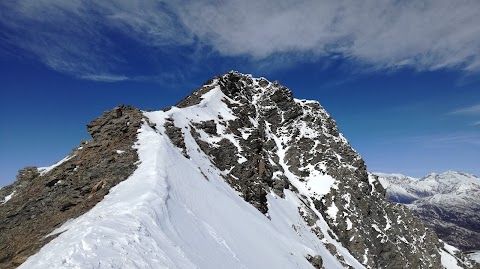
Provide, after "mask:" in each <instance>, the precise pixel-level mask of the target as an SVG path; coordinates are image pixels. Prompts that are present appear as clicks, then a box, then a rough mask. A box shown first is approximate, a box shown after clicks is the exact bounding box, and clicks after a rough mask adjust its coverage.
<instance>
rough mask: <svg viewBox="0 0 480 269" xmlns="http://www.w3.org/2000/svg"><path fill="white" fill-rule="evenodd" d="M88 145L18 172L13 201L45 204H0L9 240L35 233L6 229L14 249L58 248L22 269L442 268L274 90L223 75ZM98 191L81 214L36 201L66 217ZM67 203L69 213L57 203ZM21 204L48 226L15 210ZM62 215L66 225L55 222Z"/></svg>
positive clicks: (436, 250)
mask: <svg viewBox="0 0 480 269" xmlns="http://www.w3.org/2000/svg"><path fill="white" fill-rule="evenodd" d="M140 123H141V124H140ZM89 132H90V133H91V134H92V137H93V139H92V140H91V141H88V142H86V143H85V144H84V145H83V146H81V147H79V148H77V149H76V150H75V151H74V154H72V156H73V157H71V158H69V159H68V160H66V161H65V162H63V163H60V164H58V165H57V166H54V167H52V169H51V170H48V171H45V170H42V171H43V172H44V173H39V172H38V169H33V168H32V169H30V170H32V171H33V172H32V173H33V174H32V178H33V179H32V180H31V182H33V183H32V184H33V185H28V186H26V188H27V189H28V188H29V186H34V190H38V189H42V188H47V189H48V191H49V192H50V193H52V194H55V195H56V196H55V195H54V196H50V198H46V196H41V197H36V196H35V195H36V192H35V191H32V190H30V189H28V190H29V191H28V192H23V191H22V193H20V194H17V193H16V194H15V195H14V196H13V197H12V198H11V199H10V200H9V201H8V202H6V203H5V204H3V205H0V211H1V212H0V213H3V212H4V211H5V212H6V213H5V216H8V219H7V221H6V222H5V223H8V224H9V225H10V224H11V227H14V226H15V225H14V224H15V223H18V224H21V221H24V222H25V223H27V224H28V225H30V226H27V227H32V226H35V225H36V226H41V227H42V229H37V230H34V231H36V232H35V234H34V236H32V235H29V234H28V232H27V231H32V230H31V229H23V230H22V228H19V229H20V231H21V232H22V233H21V236H22V238H23V237H24V238H25V242H27V243H25V244H27V245H28V244H29V242H37V241H38V240H43V239H45V238H48V239H49V240H52V239H53V237H55V236H58V237H56V238H55V239H53V240H52V241H51V242H50V243H48V244H46V245H45V246H44V247H43V248H42V249H41V250H40V251H39V252H38V253H37V254H35V255H34V256H32V257H30V258H28V260H27V261H26V262H25V263H24V264H23V265H22V267H24V268H65V267H82V266H84V267H85V266H87V267H97V268H112V267H113V268H278V267H283V268H312V266H313V267H314V268H322V267H324V268H408V267H411V268H440V267H441V266H442V264H444V265H446V264H447V263H445V260H446V259H450V260H452V259H453V261H455V259H454V258H453V257H452V256H451V255H450V254H448V252H447V251H446V250H444V249H442V246H443V244H442V243H441V242H440V241H438V238H437V237H436V236H435V234H433V233H432V232H431V231H430V230H428V229H425V227H424V226H423V225H422V223H421V222H420V221H418V220H417V219H415V218H413V217H412V215H411V213H410V212H409V211H408V210H407V209H406V208H405V207H403V206H400V205H396V204H392V203H390V202H388V201H386V200H385V199H384V197H383V195H384V189H383V188H382V186H381V185H380V183H379V181H378V180H377V178H376V177H374V176H369V175H368V174H367V172H366V166H365V163H364V161H363V159H362V158H361V156H360V155H359V154H358V153H357V152H356V151H355V150H353V149H352V148H351V147H350V145H349V143H348V141H347V140H346V139H345V138H344V137H343V135H342V134H341V133H340V132H339V130H338V128H337V126H336V123H335V121H334V120H333V119H332V118H331V117H330V115H329V114H328V113H327V112H326V111H325V110H324V109H323V108H322V107H321V106H320V104H319V103H318V102H316V101H307V100H298V99H294V98H293V96H292V93H291V91H290V90H289V89H287V88H286V87H284V86H282V85H280V84H279V83H278V82H273V83H272V82H269V81H267V80H266V79H264V78H253V77H252V76H250V75H244V74H241V73H238V72H234V71H232V72H229V73H227V74H224V75H221V76H218V77H215V78H213V79H211V80H209V81H208V82H207V83H205V84H204V85H203V86H201V87H200V88H198V89H197V90H195V91H194V92H193V93H192V94H191V95H189V96H187V97H186V98H184V99H183V100H181V101H180V102H179V103H178V104H177V105H175V106H172V107H170V108H166V109H164V110H161V111H153V112H140V111H138V110H135V111H130V110H129V109H127V108H125V107H123V106H122V107H119V108H115V109H114V110H112V111H108V112H106V113H105V114H104V115H103V116H102V117H100V118H98V119H96V120H95V121H93V122H92V123H91V124H89ZM132 134H136V138H137V139H136V140H135V141H133V140H132V139H131V138H132V137H131V136H132ZM124 135H125V136H127V135H128V136H127V137H128V139H123V140H122V136H124ZM110 136H114V137H115V139H111V138H110ZM127 143H130V144H129V145H130V146H129V147H125V144H127ZM119 146H121V147H119ZM119 152H120V153H119ZM135 152H136V153H137V154H138V160H137V159H135V158H133V157H134V155H133V156H132V154H133V153H135ZM101 154H104V155H101ZM99 156H102V158H101V159H100V160H99V159H98V157H99ZM128 156H130V157H131V158H126V157H128ZM93 158H95V159H93ZM86 164H88V165H86ZM97 164H102V165H103V164H104V165H108V168H111V170H112V171H110V170H108V169H107V168H105V167H104V166H102V165H100V166H99V165H97ZM124 166H125V167H128V168H130V169H131V170H133V171H132V172H131V173H130V175H129V176H128V177H125V178H123V179H121V178H120V177H119V176H118V175H117V174H115V173H118V171H121V172H124V171H131V170H127V169H124ZM30 170H28V171H30ZM105 171H109V173H105ZM26 175H29V173H26ZM122 175H123V174H122ZM110 177H112V178H113V179H114V181H113V180H112V179H111V178H110ZM29 178H30V177H29ZM122 180H123V181H122ZM111 181H113V182H115V183H118V182H120V181H121V182H120V183H118V185H116V186H115V187H113V186H114V185H115V184H112V183H111ZM79 183H82V184H80V185H79V186H77V185H78V184H79ZM112 187H113V188H112ZM69 188H71V189H72V190H69ZM110 188H111V189H110ZM105 190H110V193H109V194H108V195H106V196H105V198H104V199H103V200H102V201H101V202H100V203H98V204H97V205H96V206H95V207H93V208H92V209H91V210H89V209H90V208H91V207H90V208H87V210H85V211H83V213H84V214H83V215H81V214H77V215H75V214H71V215H68V214H64V213H59V209H58V208H56V207H51V204H50V201H51V200H48V199H57V200H60V201H61V203H60V204H61V205H62V206H61V207H60V209H61V210H60V211H61V212H67V213H68V212H72V211H73V210H77V209H78V210H80V209H81V208H85V207H82V203H81V201H82V199H83V200H85V201H90V200H89V199H91V198H90V197H100V196H96V194H97V193H99V192H100V193H105ZM69 191H75V193H74V195H73V196H72V197H73V198H71V199H77V200H75V203H70V202H69V201H67V200H68V199H67V200H66V198H65V195H66V193H68V192H69ZM27 193H28V195H27ZM29 195H33V197H31V196H29ZM52 197H58V198H52ZM102 197H103V196H102ZM45 199H47V200H45ZM69 199H70V198H69ZM43 201H48V202H49V203H42V202H43ZM32 204H33V205H35V206H38V207H40V208H42V209H44V211H45V212H43V213H42V214H44V215H45V216H47V217H48V216H51V215H54V216H56V217H57V218H56V219H55V220H56V221H55V222H48V221H44V222H38V223H37V222H36V221H37V220H38V219H40V218H37V217H33V218H32V217H31V214H30V213H29V212H31V211H26V213H25V214H20V215H18V214H17V213H16V211H15V210H16V209H15V208H16V207H15V205H19V206H24V207H26V208H28V210H30V209H31V208H32V207H31V205H32ZM2 210H3V211H2ZM62 210H63V211H62ZM49 214H50V215H49ZM0 216H2V214H0ZM68 216H75V219H74V220H72V221H70V222H65V221H66V220H67V219H68V218H65V217H68ZM47 217H42V219H47ZM60 219H63V221H60ZM12 220H13V222H12ZM14 221H17V222H14ZM0 223H2V222H0ZM39 223H40V224H39ZM62 223H63V225H62ZM21 225H24V224H21ZM20 227H21V226H20ZM54 228H55V229H54ZM12 229H13V228H12ZM0 236H3V235H1V234H0ZM8 236H10V237H8ZM29 236H30V237H29ZM12 238H13V234H7V239H8V242H15V240H13V239H12ZM0 239H2V240H3V237H2V238H0ZM27 239H29V240H30V241H27ZM41 242H42V243H35V245H34V246H31V245H28V246H29V248H28V251H25V250H22V249H25V248H24V247H23V246H21V247H22V248H20V247H19V249H16V247H17V245H15V244H14V243H12V244H11V245H10V243H9V244H8V245H7V246H8V247H9V248H8V249H7V250H11V249H14V250H15V251H10V252H4V251H3V250H4V249H0V255H3V256H1V257H0V260H4V261H8V262H11V263H12V264H13V263H15V262H17V261H21V262H23V260H22V259H25V256H26V255H27V254H31V253H33V252H34V251H33V250H36V249H35V247H38V246H39V245H43V244H45V243H46V242H44V241H41ZM0 248H1V246H0ZM22 251H23V252H22ZM4 253H7V254H4ZM22 255H23V256H22ZM21 262H20V263H21ZM452 268H453V267H452Z"/></svg>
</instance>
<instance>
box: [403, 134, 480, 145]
mask: <svg viewBox="0 0 480 269" xmlns="http://www.w3.org/2000/svg"><path fill="white" fill-rule="evenodd" d="M410 140H411V141H412V142H416V143H420V144H421V145H427V146H433V147H446V146H458V145H473V146H480V133H478V132H455V133H447V134H438V135H426V136H417V137H412V138H410Z"/></svg>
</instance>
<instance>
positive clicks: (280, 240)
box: [20, 87, 443, 268]
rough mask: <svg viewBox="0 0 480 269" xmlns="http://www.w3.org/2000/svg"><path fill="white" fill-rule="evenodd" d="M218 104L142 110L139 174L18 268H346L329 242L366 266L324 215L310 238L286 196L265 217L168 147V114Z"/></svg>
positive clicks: (191, 115)
mask: <svg viewBox="0 0 480 269" xmlns="http://www.w3.org/2000/svg"><path fill="white" fill-rule="evenodd" d="M222 98H226V96H224V95H223V93H222V92H221V91H220V89H219V88H218V87H217V88H215V89H213V90H211V91H210V92H208V93H207V94H205V96H204V97H203V101H202V102H201V103H200V104H198V105H195V106H191V107H187V108H182V109H179V108H176V107H173V108H172V109H171V110H169V111H167V112H163V111H157V112H145V115H146V116H147V117H148V118H149V120H150V121H151V122H152V123H155V124H156V126H157V129H152V128H151V127H149V125H148V124H144V125H143V126H142V127H141V128H140V130H139V133H138V142H137V144H136V145H135V147H136V148H137V150H138V154H139V158H140V163H139V165H138V168H137V170H136V171H135V172H134V173H133V174H132V175H131V176H130V177H129V178H128V179H127V180H125V181H123V182H121V183H120V184H118V185H117V186H116V187H114V188H113V189H111V191H110V193H109V194H108V195H107V196H105V198H104V200H103V201H101V202H100V203H98V204H97V205H96V206H95V207H94V208H93V209H91V210H90V211H89V212H87V213H86V214H84V215H82V216H81V217H79V218H77V219H74V220H71V221H69V222H67V223H65V224H64V225H63V226H62V227H60V228H59V229H57V230H56V231H54V234H59V235H58V237H57V238H55V239H54V240H52V241H51V242H50V243H48V244H47V245H45V246H44V247H43V248H42V249H41V250H40V251H39V252H38V253H37V254H35V255H33V256H31V257H30V258H28V260H27V261H26V262H25V263H23V264H22V265H21V266H20V268H312V265H311V264H310V263H309V262H308V261H307V259H306V256H307V255H312V256H314V255H320V256H321V257H322V258H323V266H324V267H325V268H343V266H342V265H341V263H340V262H339V261H338V260H337V259H336V258H335V257H334V256H333V255H332V254H330V252H329V251H328V250H326V248H325V246H324V243H331V244H334V245H335V246H336V247H337V250H338V251H339V252H340V253H341V255H342V256H343V257H344V258H345V261H346V262H347V263H348V264H350V265H351V266H352V267H353V268H364V266H363V265H361V264H360V263H359V262H358V261H357V260H355V259H354V258H353V257H352V256H351V255H350V254H349V253H348V251H347V250H346V249H345V248H343V247H342V246H341V244H340V243H339V242H337V241H335V240H334V239H332V238H331V237H330V235H329V234H328V230H329V228H328V225H327V224H326V223H325V221H324V220H323V219H322V218H321V215H320V220H318V225H319V227H321V229H322V232H323V234H324V235H325V238H324V239H322V240H320V239H319V238H318V237H317V236H316V235H315V234H313V233H312V232H311V230H310V228H309V227H308V226H307V225H306V223H305V221H304V220H303V219H302V217H301V216H300V215H299V212H298V207H299V206H300V205H301V203H302V202H301V201H300V200H299V199H298V198H297V196H296V195H295V194H294V193H292V192H291V191H290V190H285V198H284V199H282V198H280V197H278V196H276V195H275V194H274V193H271V194H269V195H268V197H267V198H268V207H269V210H268V216H265V215H263V214H262V213H261V212H260V211H258V210H257V209H256V208H254V207H253V206H251V205H250V204H248V203H246V202H245V201H244V200H243V199H242V198H241V197H240V196H239V194H238V193H237V192H235V191H234V190H233V189H232V188H231V187H230V186H229V185H228V184H227V183H225V181H224V179H223V178H222V177H221V173H222V171H219V170H218V169H217V168H216V167H215V166H213V165H212V163H211V161H210V160H209V159H208V157H207V156H206V155H205V154H204V153H203V152H202V151H201V150H200V149H199V147H198V145H197V144H196V143H195V140H194V138H193V137H192V136H191V135H190V132H189V131H185V132H184V133H185V143H186V148H187V153H188V155H189V157H190V158H186V157H184V155H182V153H181V152H180V150H179V149H178V148H177V147H175V146H174V145H173V144H172V143H171V142H170V140H169V138H168V137H167V135H166V134H165V130H164V128H163V126H164V123H165V121H166V119H167V118H169V117H170V118H173V119H174V120H175V124H176V126H177V127H181V128H187V129H188V128H190V127H189V121H190V120H192V119H193V120H195V121H198V120H208V119H211V118H212V117H217V115H218V114H219V113H220V114H221V116H222V117H224V118H227V119H228V118H229V117H233V115H231V113H230V111H229V109H228V107H227V106H226V105H225V104H224V103H223V102H222V101H221V100H222ZM325 182H326V184H328V186H316V188H318V189H321V190H322V191H323V192H324V191H325V190H326V191H328V189H329V188H330V187H332V186H331V185H332V184H331V183H332V182H331V181H330V180H325ZM319 185H320V183H319ZM299 191H300V192H302V191H305V192H308V190H307V189H306V188H305V190H303V189H302V188H299ZM305 194H306V195H308V194H309V193H305ZM442 260H443V259H442Z"/></svg>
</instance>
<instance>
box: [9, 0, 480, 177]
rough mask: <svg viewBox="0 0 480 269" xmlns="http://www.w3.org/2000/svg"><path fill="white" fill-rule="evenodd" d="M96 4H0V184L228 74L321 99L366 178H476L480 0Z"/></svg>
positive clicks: (50, 0) (40, 0)
mask: <svg viewBox="0 0 480 269" xmlns="http://www.w3.org/2000/svg"><path fill="white" fill-rule="evenodd" d="M97 2H99V3H92V2H91V1H81V0H79V1H63V0H35V1H34V0H18V1H2V2H0V89H1V91H0V96H1V98H0V113H1V115H2V117H1V120H0V124H1V126H2V127H1V128H0V186H2V185H5V184H8V183H10V182H12V181H13V180H14V179H15V175H16V172H17V170H19V169H21V168H22V167H24V166H27V165H34V166H48V165H51V164H53V163H55V162H56V161H58V160H60V159H62V158H63V157H64V156H65V155H66V154H68V153H69V152H70V150H71V149H72V148H74V147H75V146H77V145H78V144H79V143H80V140H81V139H88V138H89V136H88V134H87V133H86V127H85V125H86V124H87V123H88V122H90V121H91V120H92V119H94V118H95V117H97V116H99V115H100V114H101V113H102V112H103V111H104V110H108V109H111V108H113V107H115V106H116V105H118V104H120V103H124V104H131V105H134V106H137V107H139V108H141V109H148V108H150V109H160V108H163V107H166V106H169V105H173V104H175V103H176V102H177V101H178V100H180V99H182V98H183V97H185V96H186V95H188V94H189V93H190V92H191V91H192V90H194V89H195V88H196V87H198V86H200V85H201V84H202V83H203V82H205V81H207V80H208V79H210V78H211V77H213V76H215V75H218V74H222V73H225V72H227V71H229V70H238V71H240V72H244V73H250V74H253V75H254V76H256V77H259V76H264V77H266V78H268V79H269V80H279V81H280V83H282V84H284V85H286V86H287V87H289V88H290V89H291V90H292V91H293V93H294V96H295V97H297V98H305V99H315V100H318V101H319V102H320V103H321V104H322V105H323V106H324V107H325V108H326V109H327V111H328V112H329V113H330V114H331V115H332V116H333V117H334V119H336V121H337V123H338V125H339V127H340V130H341V131H342V132H343V133H344V134H345V136H346V137H347V139H349V141H350V142H351V144H352V145H353V147H354V148H355V149H356V150H357V151H359V152H360V154H361V155H362V156H363V157H364V159H365V160H366V163H367V166H368V168H369V170H370V171H381V172H398V173H404V174H407V175H411V176H417V177H420V176H423V175H425V174H427V173H429V172H441V171H444V170H459V171H465V172H469V173H473V174H477V175H478V174H480V162H479V160H480V72H479V71H480V26H479V25H480V2H478V1H463V0H459V1H447V0H435V1H433V0H430V1H427V0H423V1H408V0H405V1H380V0H378V1H373V0H364V1H347V0H345V1H300V2H299V1H290V0H285V1H263V0H256V1H253V0H246V1H230V0H226V1H188V0H185V1H173V0H172V1H168V2H164V1H154V0H145V1H126V0H125V1H123V0H117V1H110V0H105V1H97Z"/></svg>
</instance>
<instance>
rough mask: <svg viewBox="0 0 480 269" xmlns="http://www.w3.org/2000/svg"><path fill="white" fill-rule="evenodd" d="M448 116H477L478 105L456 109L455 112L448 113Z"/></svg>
mask: <svg viewBox="0 0 480 269" xmlns="http://www.w3.org/2000/svg"><path fill="white" fill-rule="evenodd" d="M450 114H457V115H477V114H480V104H476V105H473V106H468V107H464V108H461V109H457V110H455V111H452V112H450Z"/></svg>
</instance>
